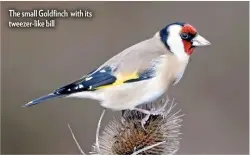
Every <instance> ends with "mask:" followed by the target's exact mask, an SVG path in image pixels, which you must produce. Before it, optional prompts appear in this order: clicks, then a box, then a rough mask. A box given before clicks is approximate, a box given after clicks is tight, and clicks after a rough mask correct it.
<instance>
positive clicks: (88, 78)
mask: <svg viewBox="0 0 250 155" xmlns="http://www.w3.org/2000/svg"><path fill="white" fill-rule="evenodd" d="M92 78H93V77H92V76H90V77H87V78H86V79H85V81H89V80H91V79H92Z"/></svg>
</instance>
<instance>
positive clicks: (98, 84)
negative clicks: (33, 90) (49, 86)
mask: <svg viewBox="0 0 250 155" xmlns="http://www.w3.org/2000/svg"><path fill="white" fill-rule="evenodd" d="M154 76H155V75H154V70H153V68H150V69H147V70H145V71H144V72H133V73H132V72H131V73H130V74H127V75H124V74H123V75H122V74H120V75H115V72H113V71H112V70H111V67H109V66H106V67H103V68H102V69H100V70H97V71H95V72H94V73H91V74H89V75H87V76H85V77H83V78H81V79H79V80H77V81H75V82H73V83H70V84H68V85H66V86H63V87H61V88H59V89H57V90H55V92H54V93H55V94H60V95H69V94H72V93H77V92H82V91H94V90H98V89H103V88H107V87H111V86H117V85H121V84H123V83H129V82H138V81H141V80H146V79H150V78H152V77H154Z"/></svg>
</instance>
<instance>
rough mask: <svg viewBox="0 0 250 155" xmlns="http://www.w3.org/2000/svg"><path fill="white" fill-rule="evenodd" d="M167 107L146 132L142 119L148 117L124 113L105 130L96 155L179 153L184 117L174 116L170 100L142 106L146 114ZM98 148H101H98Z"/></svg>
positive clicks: (166, 154)
mask: <svg viewBox="0 0 250 155" xmlns="http://www.w3.org/2000/svg"><path fill="white" fill-rule="evenodd" d="M164 105H165V109H164V110H163V111H162V113H161V115H156V116H150V117H149V119H148V121H147V122H146V124H145V125H144V128H145V129H143V128H142V126H141V119H142V118H144V117H145V114H143V113H141V112H138V111H130V110H125V111H123V112H122V117H121V120H119V121H118V120H116V119H114V120H113V121H111V122H110V123H109V124H108V125H107V126H106V127H105V129H104V131H103V132H102V134H101V136H100V140H98V142H96V144H95V145H94V146H93V152H91V154H96V155H136V154H137V155H147V154H154V155H162V154H164V155H172V154H175V153H176V152H177V151H178V149H179V145H180V144H179V139H180V138H179V135H180V134H181V133H180V127H181V122H182V119H181V117H182V116H183V115H180V114H179V113H180V110H179V111H177V112H173V108H174V107H175V106H176V103H174V101H173V102H171V103H170V101H169V100H168V99H167V100H165V101H160V102H158V103H151V104H147V105H141V106H140V107H139V108H143V109H146V110H152V109H158V108H161V107H163V106H164ZM97 144H98V145H97Z"/></svg>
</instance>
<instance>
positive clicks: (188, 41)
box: [180, 24, 197, 55]
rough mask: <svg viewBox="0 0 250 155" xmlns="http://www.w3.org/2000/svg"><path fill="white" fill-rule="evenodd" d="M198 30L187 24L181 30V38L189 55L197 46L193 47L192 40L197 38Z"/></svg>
mask: <svg viewBox="0 0 250 155" xmlns="http://www.w3.org/2000/svg"><path fill="white" fill-rule="evenodd" d="M196 34H197V31H196V29H195V28H194V27H193V26H192V25H189V24H185V25H184V26H183V28H182V30H181V33H180V36H181V38H182V42H183V45H184V50H185V52H186V53H187V54H188V55H191V54H192V53H193V51H194V48H195V46H193V45H192V39H193V38H194V37H195V36H196Z"/></svg>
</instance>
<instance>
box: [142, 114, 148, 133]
mask: <svg viewBox="0 0 250 155" xmlns="http://www.w3.org/2000/svg"><path fill="white" fill-rule="evenodd" d="M149 117H150V114H148V115H146V116H145V117H144V118H143V119H142V120H141V126H142V128H143V130H145V131H146V129H145V126H144V125H145V124H146V123H147V121H148V119H149Z"/></svg>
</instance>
